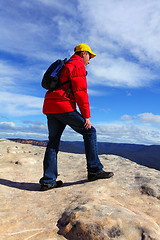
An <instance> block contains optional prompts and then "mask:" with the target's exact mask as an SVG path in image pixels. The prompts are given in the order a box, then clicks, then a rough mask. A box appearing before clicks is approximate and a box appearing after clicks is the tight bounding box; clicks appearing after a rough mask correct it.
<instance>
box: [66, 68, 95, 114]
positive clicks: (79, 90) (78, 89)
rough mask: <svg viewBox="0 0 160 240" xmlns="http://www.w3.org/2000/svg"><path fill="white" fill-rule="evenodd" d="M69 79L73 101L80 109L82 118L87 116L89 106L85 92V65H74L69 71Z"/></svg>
mask: <svg viewBox="0 0 160 240" xmlns="http://www.w3.org/2000/svg"><path fill="white" fill-rule="evenodd" d="M70 80H71V84H72V91H73V94H74V98H75V101H76V103H77V105H78V107H79V109H80V111H81V114H82V116H83V117H84V118H89V117H90V116H91V115H90V106H89V97H88V93H87V79H86V69H85V66H83V65H81V66H76V65H75V66H74V68H73V69H72V71H71V72H70Z"/></svg>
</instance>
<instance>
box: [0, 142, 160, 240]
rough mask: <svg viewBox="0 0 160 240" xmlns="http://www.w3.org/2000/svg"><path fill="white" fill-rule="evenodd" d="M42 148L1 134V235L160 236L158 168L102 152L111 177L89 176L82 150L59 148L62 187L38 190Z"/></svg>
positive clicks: (93, 239)
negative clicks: (64, 150) (2, 137)
mask: <svg viewBox="0 0 160 240" xmlns="http://www.w3.org/2000/svg"><path fill="white" fill-rule="evenodd" d="M44 151H45V148H43V147H38V146H32V145H29V144H20V143H15V142H11V141H9V140H5V139H4V140H2V139H1V140H0V172H1V178H0V188H1V189H0V191H1V194H0V218H1V225H0V236H1V239H2V240H6V239H7V240H22V239H23V240H29V239H31V240H61V239H69V240H110V239H113V240H159V239H160V172H159V171H157V170H154V169H150V168H147V167H143V166H140V165H138V164H136V163H133V162H131V161H129V160H127V159H125V158H122V157H118V156H114V155H101V156H100V159H101V161H102V163H103V165H104V169H105V170H107V171H113V172H114V173H115V175H114V177H113V178H110V179H108V180H98V181H94V182H87V179H86V176H87V172H86V160H85V155H83V154H70V153H63V152H60V153H59V156H58V158H59V160H58V167H59V178H58V180H62V181H63V182H64V185H63V187H61V188H57V189H52V190H49V191H46V192H40V191H39V184H38V182H39V178H40V177H41V176H42V162H43V155H44Z"/></svg>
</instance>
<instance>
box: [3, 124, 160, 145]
mask: <svg viewBox="0 0 160 240" xmlns="http://www.w3.org/2000/svg"><path fill="white" fill-rule="evenodd" d="M94 127H95V128H96V130H97V139H98V141H99V142H113V143H132V144H146V145H150V144H160V129H159V128H156V127H152V126H150V127H148V126H145V125H140V124H136V123H133V122H132V123H129V124H124V123H122V122H114V123H103V124H96V125H94ZM0 138H27V139H36V140H47V139H48V131H47V126H46V124H44V123H39V122H31V121H30V122H28V123H27V122H26V123H14V122H2V123H0ZM61 140H64V141H83V138H82V136H81V135H80V134H77V133H76V132H75V131H73V130H72V129H71V128H69V127H66V129H65V131H64V133H63V135H62V138H61Z"/></svg>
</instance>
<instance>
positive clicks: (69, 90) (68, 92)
mask: <svg viewBox="0 0 160 240" xmlns="http://www.w3.org/2000/svg"><path fill="white" fill-rule="evenodd" d="M73 60H77V59H70V60H68V61H66V64H67V63H68V62H71V61H73ZM69 82H70V86H69V88H68V90H67V94H68V95H69V94H70V92H71V87H72V84H71V80H68V81H65V82H63V83H61V86H63V85H64V84H66V83H69Z"/></svg>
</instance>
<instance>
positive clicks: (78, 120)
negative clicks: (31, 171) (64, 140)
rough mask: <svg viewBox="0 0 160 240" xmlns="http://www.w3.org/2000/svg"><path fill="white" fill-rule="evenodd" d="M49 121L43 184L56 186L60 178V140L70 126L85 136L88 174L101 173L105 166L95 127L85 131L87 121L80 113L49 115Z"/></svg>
mask: <svg viewBox="0 0 160 240" xmlns="http://www.w3.org/2000/svg"><path fill="white" fill-rule="evenodd" d="M47 119H48V131H49V142H48V144H47V148H46V152H45V156H44V161H43V170H44V174H43V177H42V178H41V179H40V183H41V184H51V185H54V184H55V182H56V179H57V176H58V171H57V154H58V151H59V143H60V138H61V135H62V133H63V131H64V129H65V127H66V125H69V126H70V127H71V128H72V129H73V130H75V131H76V132H77V133H80V134H81V135H82V136H83V139H84V145H85V153H86V159H87V170H88V172H94V173H99V172H101V171H102V168H103V165H102V164H101V162H100V160H99V157H98V150H97V137H96V130H95V128H94V127H91V128H90V129H85V127H84V124H85V119H84V118H83V117H82V115H81V114H80V113H79V112H77V111H73V112H68V113H58V114H47Z"/></svg>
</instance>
